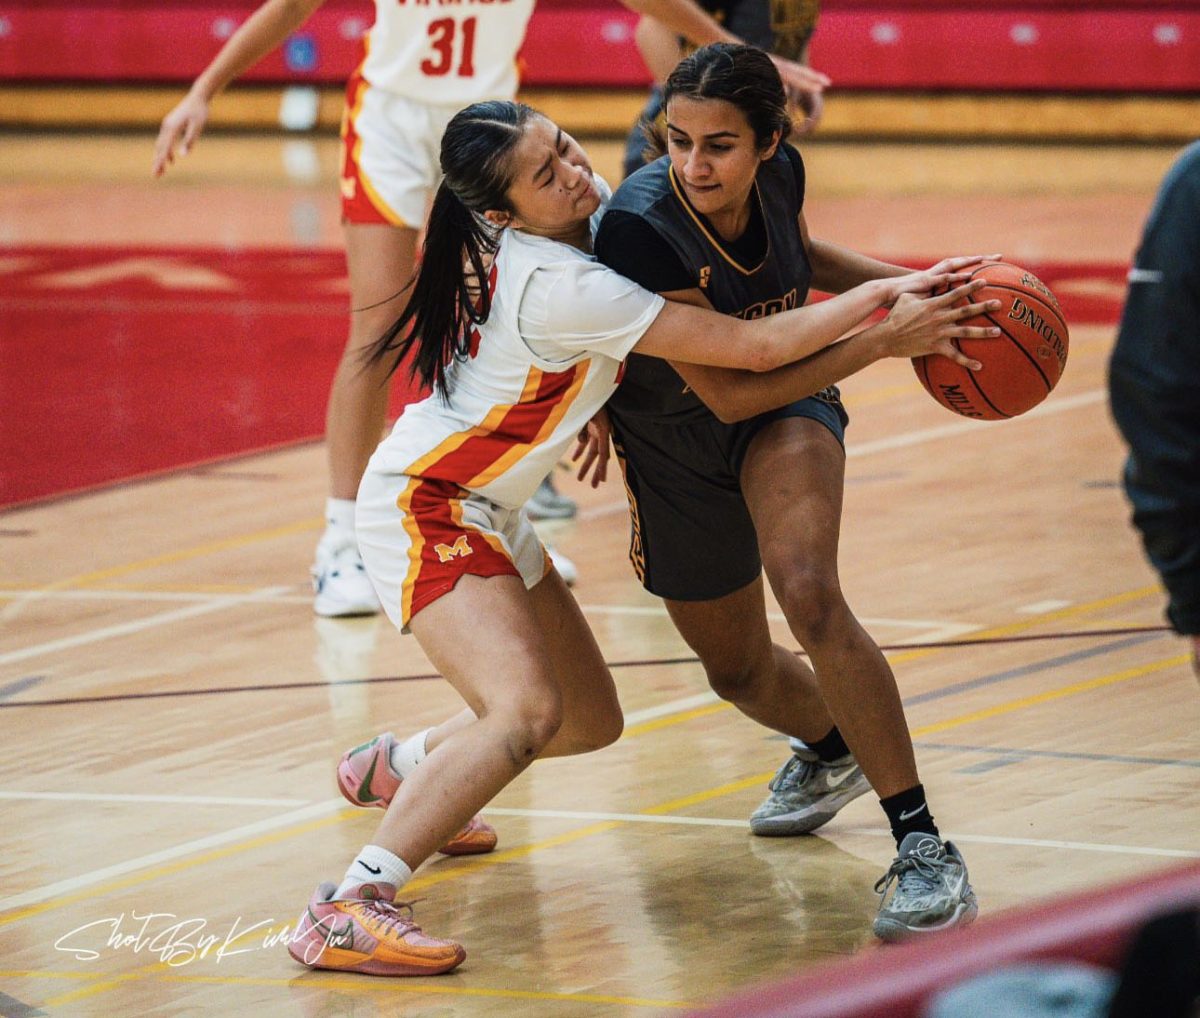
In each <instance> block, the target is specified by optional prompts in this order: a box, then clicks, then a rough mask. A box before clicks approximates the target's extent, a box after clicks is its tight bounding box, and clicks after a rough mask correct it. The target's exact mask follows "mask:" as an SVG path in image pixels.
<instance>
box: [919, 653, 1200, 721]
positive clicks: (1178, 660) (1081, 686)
mask: <svg viewBox="0 0 1200 1018" xmlns="http://www.w3.org/2000/svg"><path fill="white" fill-rule="evenodd" d="M1191 659H1192V658H1191V655H1190V654H1180V655H1178V656H1177V657H1169V658H1164V659H1163V660H1161V661H1154V662H1152V663H1151V664H1147V665H1141V666H1139V667H1137V668H1126V669H1125V670H1124V671H1121V672H1114V673H1113V674H1112V675H1105V676H1103V677H1101V678H1099V679H1088V680H1087V681H1085V682H1076V683H1074V684H1073V685H1070V686H1063V687H1062V688H1061V689H1052V690H1050V691H1049V692H1046V693H1038V694H1037V695H1036V696H1026V697H1024V698H1022V699H1020V700H1013V701H1012V702H1010V703H1003V704H998V705H997V706H995V707H988V708H986V709H984V710H977V711H973V712H972V713H970V714H963V715H962V716H961V717H957V718H951V719H950V720H949V721H938V722H935V723H933V724H931V725H922V726H921V727H920V728H916V729H914V730H913V733H912V735H913V738H914V739H919V738H921V737H922V736H925V735H933V734H934V733H935V732H944V731H946V730H947V729H948V728H958V727H959V726H960V725H966V724H970V723H971V722H972V721H984V720H986V719H987V718H994V717H999V716H1000V715H1001V714H1011V713H1012V712H1013V711H1018V710H1024V709H1025V708H1026V707H1034V706H1037V704H1039V703H1049V702H1050V701H1051V700H1061V699H1063V698H1064V697H1067V696H1074V695H1075V694H1076V693H1086V692H1089V691H1090V690H1093V689H1101V688H1103V687H1104V686H1113V685H1116V684H1117V683H1118V682H1126V681H1128V680H1129V679H1139V678H1141V677H1142V676H1143V675H1151V674H1153V673H1154V672H1161V671H1164V670H1165V669H1167V668H1174V667H1176V666H1177V665H1182V664H1187V663H1188V662H1189V661H1191Z"/></svg>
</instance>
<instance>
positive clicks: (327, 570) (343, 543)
mask: <svg viewBox="0 0 1200 1018" xmlns="http://www.w3.org/2000/svg"><path fill="white" fill-rule="evenodd" d="M312 584H313V592H314V593H315V594H316V597H315V598H314V599H313V611H314V612H316V613H317V614H318V615H324V616H325V617H326V618H331V617H342V616H346V615H375V614H377V613H378V612H379V610H380V607H381V606H380V604H379V598H378V597H376V596H375V588H374V587H372V586H371V580H370V579H369V577H368V576H367V570H366V568H365V567H364V566H363V561H362V556H360V555H359V554H358V547H357V546H356V545H355V543H354V538H353V537H350V538H349V539H347V538H344V537H339V538H334V539H330V538H329V537H323V538H321V542H320V543H319V544H318V545H317V557H316V561H315V562H313V565H312Z"/></svg>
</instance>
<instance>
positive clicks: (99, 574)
mask: <svg viewBox="0 0 1200 1018" xmlns="http://www.w3.org/2000/svg"><path fill="white" fill-rule="evenodd" d="M323 522H324V521H323V520H322V519H321V518H320V517H312V518H310V519H305V520H300V521H298V522H296V523H288V524H286V525H284V526H282V527H271V528H269V529H267V530H257V531H255V532H254V533H251V534H242V535H240V536H239V537H227V538H224V539H222V540H220V541H211V542H209V543H208V544H199V545H195V546H194V547H191V548H182V549H180V550H179V551H171V552H166V553H165V554H162V555H154V556H152V557H150V558H144V559H138V560H137V561H136V562H128V563H126V564H125V565H123V566H111V567H110V568H108V569H96V570H93V571H92V572H90V573H77V574H76V575H75V576H68V577H67V578H66V579H63V580H56V581H55V582H53V583H47V584H43V585H41V586H39V587H35V588H34V589H35V590H65V589H66V588H68V587H80V586H84V585H87V584H91V583H96V582H98V581H99V580H108V579H111V578H112V577H114V576H127V575H129V574H130V573H136V572H140V571H141V570H143V569H153V568H155V567H156V566H164V565H170V564H172V563H175V562H184V561H187V560H188V559H193V558H200V557H201V556H204V555H213V554H216V553H217V552H222V551H232V550H233V549H235V548H244V547H246V545H248V544H257V543H258V542H260V541H273V540H275V539H276V538H279V537H291V536H292V535H293V534H302V533H304V532H305V531H309V530H317V529H319V528H320V527H321V525H322V523H323Z"/></svg>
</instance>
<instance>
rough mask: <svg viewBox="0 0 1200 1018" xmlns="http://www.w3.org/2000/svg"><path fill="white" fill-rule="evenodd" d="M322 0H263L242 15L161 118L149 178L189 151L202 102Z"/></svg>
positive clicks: (203, 113) (202, 115)
mask: <svg viewBox="0 0 1200 1018" xmlns="http://www.w3.org/2000/svg"><path fill="white" fill-rule="evenodd" d="M324 2H325V0H267V2H266V3H264V4H263V5H262V6H261V7H259V8H258V10H256V11H255V12H254V13H253V14H251V15H250V17H249V18H247V19H246V20H245V21H244V22H243V23H242V25H241V26H240V27H239V28H238V30H237V31H236V32H234V33H233V35H231V36H230V37H229V39H228V40H227V41H226V43H225V45H224V46H222V47H221V50H220V52H219V53H217V55H216V56H215V57H214V58H213V61H212V63H210V64H209V65H208V66H207V67H206V68H205V69H204V70H203V71H202V72H201V73H200V76H199V77H198V78H197V79H196V80H195V81H194V82H193V83H192V87H191V89H189V91H188V94H187V95H186V96H185V97H184V98H183V99H182V100H181V101H180V103H179V104H178V105H177V106H176V107H175V108H174V109H173V110H171V112H170V113H168V114H167V115H166V117H165V118H163V122H162V127H161V128H159V132H158V140H157V141H156V142H155V143H154V163H153V166H152V172H153V173H154V176H156V177H161V176H162V175H163V173H164V172H165V171H166V168H167V167H168V166H170V165H171V164H172V163H173V162H175V152H176V146H178V150H179V155H180V156H185V155H187V154H188V152H189V151H191V148H192V146H193V145H194V144H195V143H196V139H197V138H199V137H200V133H201V132H202V131H203V130H204V125H205V123H206V121H207V120H208V104H209V103H210V102H211V101H212V100H213V97H214V96H216V95H217V94H218V93H219V92H220V91H221V90H222V89H224V88H225V86H226V85H228V84H229V83H230V82H231V81H233V79H234V78H236V77H237V76H238V75H239V74H241V73H242V72H243V71H245V70H246V69H247V68H249V67H252V66H253V65H254V64H256V63H257V62H258V61H259V60H261V59H262V58H263V57H265V56H266V55H267V54H268V53H270V52H271V50H273V49H274V48H275V47H276V46H278V45H279V44H280V43H282V42H283V40H284V39H286V38H287V37H288V36H289V35H290V34H291V33H292V32H294V31H295V30H296V29H297V28H299V27H300V26H301V25H302V24H303V23H304V22H305V21H307V20H308V18H309V16H310V15H311V14H312V13H313V11H315V10H316V9H317V8H318V7H320V6H321V5H322V4H323V3H324Z"/></svg>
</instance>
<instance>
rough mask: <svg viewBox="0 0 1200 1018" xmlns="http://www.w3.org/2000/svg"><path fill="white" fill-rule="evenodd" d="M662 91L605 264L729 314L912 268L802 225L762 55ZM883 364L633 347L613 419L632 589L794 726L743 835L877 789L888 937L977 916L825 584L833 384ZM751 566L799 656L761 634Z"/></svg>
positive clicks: (728, 679) (880, 663)
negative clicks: (711, 365) (658, 123)
mask: <svg viewBox="0 0 1200 1018" xmlns="http://www.w3.org/2000/svg"><path fill="white" fill-rule="evenodd" d="M665 98H666V111H667V137H666V148H667V151H668V155H667V156H664V157H662V158H660V159H658V160H657V161H655V162H654V163H652V164H650V165H648V166H646V167H644V168H642V169H641V170H639V171H638V172H637V173H635V174H634V175H633V176H632V177H630V178H629V179H628V180H626V181H625V183H624V184H622V185H621V187H620V188H619V189H618V191H617V193H616V195H615V196H614V198H613V201H612V203H611V204H610V206H609V211H608V213H607V214H606V216H605V218H604V220H603V221H602V223H601V226H600V230H599V233H598V235H597V239H596V246H595V250H596V255H597V257H598V258H599V259H600V260H601V261H603V262H605V263H606V264H608V265H610V266H611V267H613V268H615V269H616V270H617V271H619V272H620V273H622V274H623V275H625V276H627V277H629V278H630V279H633V280H635V281H636V282H638V283H640V284H641V285H643V286H645V287H647V288H648V289H651V290H655V291H657V292H659V293H662V294H663V295H664V296H666V297H667V298H668V299H670V300H680V301H685V302H689V303H695V304H700V305H705V306H712V307H714V308H716V309H717V310H718V311H723V312H725V313H726V314H730V315H733V316H736V317H741V318H754V317H759V316H761V315H769V314H774V313H776V312H779V311H782V310H785V309H787V308H791V307H795V306H798V305H800V304H803V303H804V301H805V298H806V296H807V294H808V290H809V287H810V285H812V286H814V287H816V288H818V289H821V290H824V291H828V292H834V293H840V292H842V291H844V290H846V289H848V288H849V287H852V286H856V285H858V284H860V283H862V282H864V281H866V280H869V279H879V278H886V277H892V276H896V275H900V274H903V273H906V272H908V271H910V270H908V269H905V268H902V267H900V266H896V265H889V264H886V263H883V262H879V261H876V260H874V259H871V258H867V257H865V256H863V255H859V254H856V253H854V252H852V251H848V250H846V249H845V248H841V247H838V246H837V245H834V244H831V243H829V242H827V241H821V240H817V239H812V238H810V237H809V236H808V231H807V227H806V225H805V220H804V213H803V202H804V185H805V178H804V164H803V162H802V161H801V158H800V155H799V153H798V152H797V151H796V150H795V149H794V148H792V147H791V146H789V145H787V144H786V140H785V139H786V137H787V134H788V130H789V128H790V119H789V115H788V110H787V101H786V97H785V94H784V90H783V87H782V84H781V82H780V79H779V76H778V74H777V73H776V72H775V70H774V68H773V66H772V64H771V62H770V60H769V59H768V58H767V56H766V55H765V54H764V53H763V52H762V51H761V50H757V49H754V48H752V47H748V46H729V45H726V44H715V45H713V46H708V47H705V48H704V49H701V50H698V51H697V52H696V53H694V54H692V55H691V56H690V57H688V58H686V59H685V60H684V61H683V62H682V63H680V64H679V66H678V67H677V68H676V69H675V71H674V72H673V73H672V74H671V76H670V77H669V78H668V80H667V84H666V89H665ZM975 260H976V259H975V258H957V259H947V260H946V261H944V262H942V263H940V264H939V266H937V267H936V268H935V271H937V270H939V269H940V270H941V271H957V270H958V269H960V268H961V267H962V266H964V265H967V264H970V263H971V262H973V261H975ZM862 335H865V334H862ZM877 357H878V354H877V353H875V352H873V351H872V350H871V349H870V344H869V343H868V342H866V341H865V340H863V339H862V338H861V335H860V337H852V338H851V339H849V340H846V341H844V342H842V343H839V344H835V345H834V346H832V347H830V348H827V349H826V350H824V351H822V352H821V353H819V354H816V355H814V356H813V357H811V358H809V359H808V360H806V361H804V362H801V363H799V364H797V365H793V366H789V368H787V369H784V370H783V371H779V372H772V373H768V374H764V375H758V376H750V375H742V374H739V373H737V372H726V371H720V370H716V369H711V370H710V369H694V368H692V367H690V366H687V365H682V364H680V365H672V364H668V363H667V362H665V361H657V362H655V361H652V360H651V359H650V358H646V357H639V356H637V355H633V356H631V357H630V358H629V360H628V363H627V370H626V374H625V377H624V380H623V381H622V383H621V385H620V387H619V388H618V390H617V392H616V394H615V395H614V397H613V398H612V400H611V401H610V403H609V404H608V416H609V418H610V419H611V427H612V437H613V443H614V447H615V449H616V452H617V457H618V460H619V462H620V463H621V466H622V468H623V470H624V472H625V480H626V486H627V489H628V492H629V498H630V508H631V514H632V523H633V541H632V549H631V558H632V560H633V563H634V566H635V569H636V570H637V572H638V574H639V577H640V578H641V580H642V582H643V584H644V586H645V587H646V588H647V589H648V590H649V591H650V592H652V593H654V594H657V595H658V596H660V597H662V598H664V599H665V601H666V606H667V609H668V611H669V613H670V615H671V618H672V620H673V621H674V623H675V625H676V627H677V628H678V629H679V631H680V633H681V634H682V635H683V637H684V639H685V640H686V641H687V642H688V644H689V646H691V647H692V649H693V650H694V651H695V652H696V653H697V654H698V655H699V657H700V659H701V662H702V663H703V665H704V668H705V670H706V672H707V675H708V679H709V682H710V684H711V685H712V688H713V689H714V690H715V691H716V692H717V693H718V694H719V695H720V696H722V697H723V698H724V699H726V700H729V701H731V702H732V703H733V704H734V705H735V706H737V707H738V708H739V709H740V710H741V711H742V712H743V713H745V714H746V715H748V716H749V717H751V718H753V719H755V720H756V721H759V722H760V723H761V724H764V725H767V726H768V727H770V728H773V729H775V730H777V731H780V732H783V733H785V734H787V735H789V736H791V737H792V738H793V750H794V753H793V756H792V757H791V758H790V759H789V760H788V761H787V762H786V763H785V764H784V765H783V767H782V768H781V769H780V771H779V773H778V774H777V775H776V776H775V778H774V780H773V781H772V782H771V792H770V795H769V797H768V798H767V800H766V801H765V802H764V803H763V804H762V806H760V807H759V809H758V810H757V811H756V812H755V813H754V815H753V817H752V818H751V829H752V830H753V831H754V833H756V834H764V835H772V834H801V833H807V832H809V831H812V830H815V829H816V828H818V827H820V826H821V825H822V824H824V823H825V822H827V821H828V820H829V819H831V818H832V817H833V816H834V814H836V812H837V811H838V810H839V809H840V808H841V807H842V806H843V805H844V804H845V803H846V802H849V801H850V800H851V799H853V798H854V797H856V796H857V795H861V794H862V793H863V792H865V791H866V790H867V789H868V788H869V787H874V790H875V792H876V793H877V794H878V795H879V796H880V798H881V800H882V805H883V808H884V810H885V812H886V813H887V815H888V819H889V821H890V823H891V827H892V833H893V834H894V835H895V838H896V843H897V857H896V859H895V861H894V862H893V863H892V866H891V868H890V869H889V871H888V873H887V874H886V875H885V876H884V877H883V878H882V879H881V880H880V882H879V885H878V886H877V890H879V891H880V892H881V895H882V898H881V906H880V911H879V915H878V917H877V919H876V921H875V932H876V934H877V935H879V936H880V937H882V938H884V939H901V938H903V937H906V936H910V935H913V934H915V933H918V932H923V931H926V930H932V929H937V928H940V927H944V926H952V925H956V924H964V923H967V922H970V921H971V920H972V919H973V918H974V917H975V914H976V911H977V907H976V902H975V896H974V893H973V892H972V890H971V887H970V884H969V883H968V880H967V868H966V864H965V863H964V861H963V859H962V856H961V854H960V853H959V852H958V850H957V849H956V848H955V847H954V846H953V845H952V844H950V843H948V842H943V841H942V840H941V838H940V837H939V835H938V829H937V827H936V825H935V824H934V821H933V817H932V815H931V813H930V810H929V807H928V805H927V803H926V800H925V792H924V789H923V788H922V786H921V784H920V780H919V778H918V776H917V768H916V763H915V759H914V755H913V748H912V741H911V739H910V737H909V733H908V728H907V726H906V724H905V720H904V711H903V707H902V705H901V702H900V696H899V692H898V691H897V688H896V681H895V678H894V676H893V675H892V672H891V669H890V667H889V665H888V663H887V661H886V660H885V659H884V657H883V654H882V653H881V652H880V650H879V648H878V647H877V646H876V645H875V643H874V642H873V641H872V640H871V638H870V637H869V636H868V635H867V633H866V631H865V630H864V629H863V628H862V626H861V625H860V624H859V622H858V620H857V619H856V618H855V617H854V615H853V614H852V613H851V611H850V608H849V607H848V606H847V604H846V602H845V600H844V598H843V596H842V592H841V589H840V584H839V580H838V573H837V545H838V534H839V528H840V518H841V508H842V487H843V478H844V467H845V451H844V448H843V444H842V443H843V429H844V427H845V425H846V423H847V417H846V412H845V410H844V409H843V407H842V404H841V401H840V399H839V395H838V391H837V388H836V387H835V386H834V384H833V383H835V382H837V381H838V380H840V379H842V378H845V377H846V376H847V375H849V374H852V373H853V372H855V371H857V370H859V369H861V368H863V367H865V366H866V365H867V364H869V363H871V362H872V361H873V360H874V359H877ZM811 393H815V395H808V398H803V399H800V398H799V397H801V396H806V395H807V394H811ZM597 444H598V443H594V446H593V449H592V450H589V455H590V454H591V453H592V452H594V451H595V449H596V446H597ZM604 448H605V450H606V449H607V438H606V437H605V438H604ZM764 570H765V572H766V576H767V579H768V581H769V582H770V584H771V588H772V590H773V592H774V593H775V596H776V598H777V599H778V601H779V603H780V605H781V607H782V609H783V612H784V615H785V616H786V618H787V620H788V623H789V626H790V628H791V631H792V633H793V635H794V636H795V637H796V639H797V640H798V641H799V643H800V645H801V646H802V647H803V648H804V650H805V651H806V652H807V654H808V656H809V659H810V660H811V661H812V668H811V669H810V668H809V667H808V666H807V665H806V664H804V663H803V662H802V661H800V660H799V659H798V658H796V657H795V655H793V654H792V653H791V652H789V651H788V650H786V649H784V648H783V647H779V646H776V645H774V644H773V643H772V641H771V637H770V633H769V630H768V625H767V617H766V611H765V603H764V593H763V580H762V574H763V572H764ZM814 670H815V674H814ZM860 765H861V766H860ZM893 884H894V890H891V894H890V897H889V890H890V889H891V888H892V886H893Z"/></svg>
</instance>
